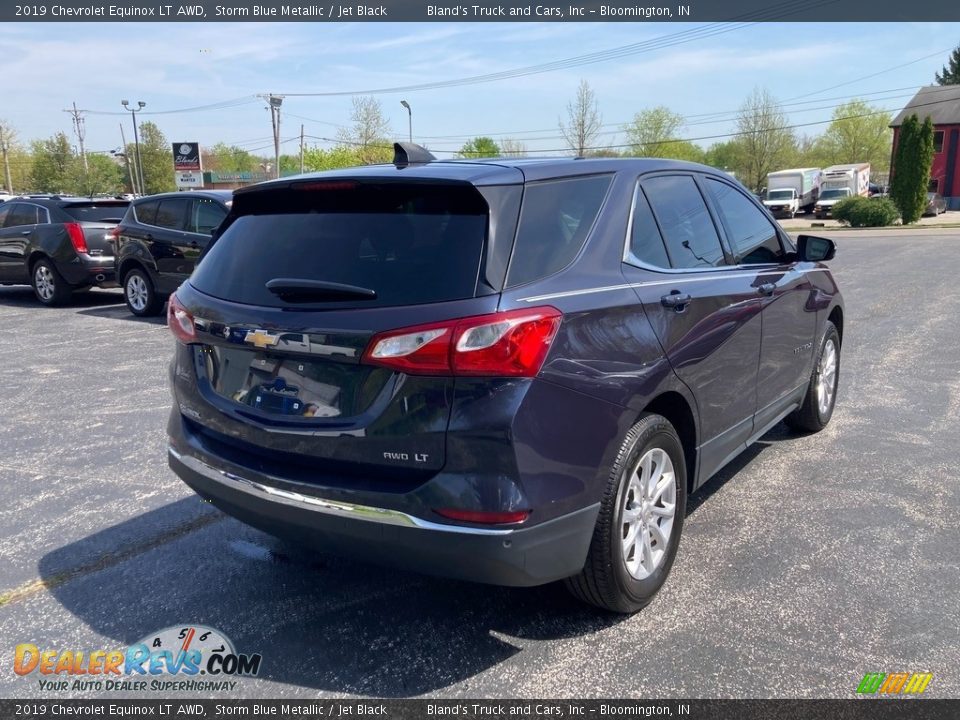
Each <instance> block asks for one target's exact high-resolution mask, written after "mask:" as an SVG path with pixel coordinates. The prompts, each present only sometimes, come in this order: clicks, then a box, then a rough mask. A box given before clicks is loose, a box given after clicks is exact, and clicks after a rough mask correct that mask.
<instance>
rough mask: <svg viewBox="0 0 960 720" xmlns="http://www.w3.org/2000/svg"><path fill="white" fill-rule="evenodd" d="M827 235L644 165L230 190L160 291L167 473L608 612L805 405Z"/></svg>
mask: <svg viewBox="0 0 960 720" xmlns="http://www.w3.org/2000/svg"><path fill="white" fill-rule="evenodd" d="M833 253H834V244H833V243H832V242H831V241H830V240H827V239H822V238H815V237H805V236H801V237H800V238H799V239H798V242H797V245H796V246H795V245H794V244H793V242H792V241H791V240H790V238H789V237H787V235H786V234H785V233H784V232H783V231H782V230H781V229H780V228H779V226H778V225H777V224H776V223H775V222H774V221H773V220H772V219H771V218H770V216H769V214H768V213H767V212H766V211H765V210H764V208H763V206H762V205H760V204H759V203H757V201H756V200H755V199H754V198H753V197H751V195H750V194H749V193H748V192H747V191H746V190H744V188H743V187H742V186H740V185H739V184H738V183H737V182H736V181H734V180H732V179H731V178H730V177H728V176H727V175H725V174H723V173H721V172H717V171H715V170H713V169H711V168H708V167H704V166H700V165H694V164H689V163H681V162H674V161H665V160H648V159H636V160H624V159H550V160H534V159H529V160H528V159H510V160H491V161H452V162H439V161H433V160H432V158H431V156H429V154H428V153H426V152H425V151H423V150H422V149H421V148H417V147H416V146H407V145H398V146H397V156H396V159H395V163H394V164H393V165H386V166H373V167H365V168H356V169H350V170H342V171H334V172H326V173H320V174H315V175H305V176H299V177H295V178H286V179H282V180H278V181H274V182H268V183H264V184H261V185H256V186H253V187H249V188H244V189H242V190H238V191H237V192H236V194H235V196H234V203H233V206H232V207H231V209H230V213H229V215H228V216H227V218H226V219H225V221H224V223H223V225H222V226H221V228H220V230H219V233H218V236H217V238H216V239H215V241H214V242H213V243H212V244H211V245H210V246H209V248H208V251H207V253H206V254H205V256H204V258H203V259H202V260H201V262H200V263H199V265H198V267H197V269H196V270H195V272H194V274H193V275H192V277H191V278H190V279H189V281H187V282H186V283H184V284H183V285H182V286H181V287H180V288H179V289H178V290H177V292H176V294H175V295H174V296H173V297H172V298H171V302H170V304H169V311H168V320H169V325H170V328H171V329H172V331H173V333H174V335H175V336H176V337H177V340H178V342H177V346H176V354H175V357H174V359H173V362H172V363H171V367H170V378H171V382H172V386H173V394H174V405H173V410H172V413H171V416H170V422H169V436H170V448H169V462H170V466H171V467H172V468H173V470H174V471H175V472H176V473H177V474H178V475H179V476H180V477H181V478H182V479H183V480H184V481H185V482H186V483H187V484H188V485H190V486H191V487H192V488H194V489H195V490H196V491H197V492H198V493H199V494H200V495H201V496H203V497H204V498H208V499H209V500H211V501H212V502H213V503H214V504H215V505H216V506H217V507H219V508H220V509H222V510H223V511H224V512H226V513H228V514H230V515H233V516H235V517H237V518H239V519H240V520H242V521H243V522H245V523H248V524H250V525H252V526H254V527H257V528H260V529H262V530H264V531H266V532H268V533H272V534H274V535H277V536H281V537H284V538H289V539H292V540H295V541H298V542H307V543H310V544H312V545H314V546H317V547H321V548H324V549H327V550H331V551H334V552H339V553H344V554H349V555H351V556H356V557H360V558H365V559H369V560H372V561H376V562H381V563H382V562H388V563H390V564H391V565H397V566H403V567H408V568H412V569H416V570H419V571H423V572H428V573H433V574H439V575H445V576H450V577H456V578H462V579H467V580H475V581H480V582H488V583H496V584H502V585H538V584H542V583H548V582H551V581H554V580H560V579H565V580H566V581H567V585H568V586H569V588H570V589H571V590H572V591H573V592H574V593H575V594H576V595H577V596H579V597H580V598H582V599H583V600H585V601H587V602H590V603H593V604H595V605H598V606H600V607H603V608H607V609H610V610H614V611H619V612H632V611H635V610H637V609H639V608H641V607H643V606H644V605H645V604H646V603H648V602H649V601H650V600H651V599H652V598H653V596H654V594H655V593H656V592H657V590H658V589H659V588H660V587H661V585H662V584H663V582H664V580H665V579H666V576H667V574H668V573H669V571H670V567H671V565H672V563H673V559H674V557H675V555H676V552H677V546H678V543H679V539H680V532H681V529H682V527H683V520H684V514H685V507H686V499H687V497H688V495H689V494H690V493H691V492H692V491H694V490H695V489H697V488H698V487H699V486H700V485H702V484H703V483H704V482H706V481H707V480H708V479H709V478H710V476H711V475H713V474H714V473H716V472H717V470H718V469H720V468H721V467H723V466H724V465H725V464H726V463H728V462H729V461H730V460H731V459H733V458H734V457H735V456H736V455H737V454H738V453H740V452H741V451H742V450H744V448H746V447H747V445H749V444H750V443H751V442H753V441H754V440H756V439H757V438H759V437H760V436H761V435H763V434H764V433H765V432H767V430H769V429H770V428H771V427H772V426H773V425H775V424H776V423H778V422H780V421H781V420H784V419H786V420H787V422H788V423H789V424H790V425H791V426H793V427H795V428H798V429H801V430H804V431H816V430H819V429H821V428H823V427H824V426H825V425H826V424H827V422H828V421H829V420H830V416H831V414H832V412H833V408H834V402H835V398H836V389H837V379H838V370H839V358H840V345H841V338H842V334H843V305H842V301H841V297H840V293H839V291H838V289H837V286H836V284H835V282H834V280H833V277H832V276H831V274H830V272H829V270H828V269H827V268H826V267H825V266H824V265H823V264H822V261H825V260H829V259H830V258H831V257H833Z"/></svg>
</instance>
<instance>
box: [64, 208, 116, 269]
mask: <svg viewBox="0 0 960 720" xmlns="http://www.w3.org/2000/svg"><path fill="white" fill-rule="evenodd" d="M129 204H130V203H129V202H128V201H127V200H69V201H65V202H64V203H62V204H61V205H60V209H61V210H63V211H64V212H65V213H66V214H67V215H69V216H70V217H71V218H73V220H74V221H75V222H77V223H78V224H79V225H80V229H81V231H82V232H83V237H84V240H85V241H86V245H87V253H88V254H89V255H92V256H94V257H100V256H113V254H114V251H113V236H112V235H110V231H111V230H113V229H114V228H115V227H116V226H117V225H118V224H119V223H120V220H121V219H122V218H123V216H124V214H125V213H126V212H127V206H128V205H129Z"/></svg>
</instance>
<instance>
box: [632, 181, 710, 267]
mask: <svg viewBox="0 0 960 720" xmlns="http://www.w3.org/2000/svg"><path fill="white" fill-rule="evenodd" d="M643 190H644V192H645V193H646V195H647V198H648V199H649V200H650V206H651V207H652V208H653V212H654V213H655V214H656V216H657V221H658V224H659V225H660V230H661V231H662V232H663V239H664V240H665V241H666V243H667V250H668V252H669V254H670V262H671V264H672V265H673V267H675V268H696V267H714V266H717V265H723V264H725V262H726V260H725V258H724V256H723V248H722V246H721V245H720V237H719V236H718V235H717V228H716V227H715V226H714V224H713V220H711V219H710V213H709V212H708V211H707V206H706V203H704V201H703V196H702V195H701V194H700V190H698V189H697V184H696V182H694V179H693V178H692V177H690V176H689V175H661V176H658V177H653V178H650V179H649V180H644V181H643Z"/></svg>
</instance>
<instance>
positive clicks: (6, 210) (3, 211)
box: [0, 204, 13, 228]
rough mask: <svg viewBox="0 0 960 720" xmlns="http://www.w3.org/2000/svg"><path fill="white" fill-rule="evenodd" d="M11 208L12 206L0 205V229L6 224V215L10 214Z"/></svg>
mask: <svg viewBox="0 0 960 720" xmlns="http://www.w3.org/2000/svg"><path fill="white" fill-rule="evenodd" d="M12 207H13V205H7V204H4V205H0V228H2V227H3V225H4V223H6V221H7V215H9V214H10V208H12Z"/></svg>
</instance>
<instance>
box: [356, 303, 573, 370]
mask: <svg viewBox="0 0 960 720" xmlns="http://www.w3.org/2000/svg"><path fill="white" fill-rule="evenodd" d="M562 318H563V314H562V313H561V312H560V311H559V310H557V309H556V308H552V307H537V308H529V309H528V308H522V309H520V310H509V311H506V312H498V313H494V314H492V315H478V316H476V317H469V318H462V319H459V320H449V321H447V322H442V323H431V324H429V325H416V326H413V327H407V328H400V329H399V330H390V331H388V332H383V333H378V334H377V335H374V337H373V339H372V340H371V341H370V344H369V345H367V349H366V351H365V352H364V353H363V361H364V362H366V363H370V364H373V365H383V366H385V367H389V368H392V369H394V370H400V371H402V372H405V373H410V374H413V375H478V376H484V377H534V376H535V375H536V374H537V373H538V372H540V367H541V366H542V365H543V361H544V359H545V358H546V357H547V352H548V351H549V350H550V343H552V342H553V338H554V337H555V336H556V334H557V329H558V328H559V327H560V320H561V319H562Z"/></svg>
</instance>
